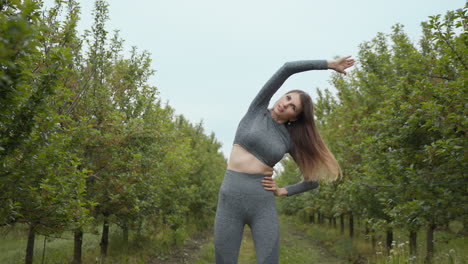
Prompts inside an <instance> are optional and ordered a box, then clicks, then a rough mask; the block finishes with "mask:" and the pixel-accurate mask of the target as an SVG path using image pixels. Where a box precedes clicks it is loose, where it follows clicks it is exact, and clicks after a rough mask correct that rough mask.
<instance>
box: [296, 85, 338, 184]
mask: <svg viewBox="0 0 468 264" xmlns="http://www.w3.org/2000/svg"><path fill="white" fill-rule="evenodd" d="M290 93H298V94H299V97H300V100H301V104H302V112H301V113H300V114H299V115H298V116H297V120H296V121H293V122H290V124H289V125H288V126H287V127H288V131H289V135H290V137H291V140H292V143H293V149H292V151H291V154H292V155H291V156H292V157H293V159H294V160H295V161H296V163H297V165H298V166H299V168H300V170H301V172H302V175H304V179H305V180H307V181H316V180H318V179H323V180H335V179H336V178H337V177H340V176H341V168H340V165H339V164H338V162H337V161H336V159H335V156H334V155H333V154H332V153H331V152H330V150H329V149H328V147H327V146H326V145H325V143H324V142H323V139H322V137H321V136H320V134H319V132H318V130H317V127H316V126H315V121H314V104H313V102H312V99H311V98H310V95H309V94H307V93H306V92H304V91H302V90H291V91H289V92H287V94H290ZM324 169H325V170H326V171H324ZM327 171H328V173H327Z"/></svg>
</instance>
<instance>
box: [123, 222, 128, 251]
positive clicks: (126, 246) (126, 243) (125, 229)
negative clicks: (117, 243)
mask: <svg viewBox="0 0 468 264" xmlns="http://www.w3.org/2000/svg"><path fill="white" fill-rule="evenodd" d="M122 238H123V243H124V250H125V252H127V249H128V226H127V224H124V226H123V227H122Z"/></svg>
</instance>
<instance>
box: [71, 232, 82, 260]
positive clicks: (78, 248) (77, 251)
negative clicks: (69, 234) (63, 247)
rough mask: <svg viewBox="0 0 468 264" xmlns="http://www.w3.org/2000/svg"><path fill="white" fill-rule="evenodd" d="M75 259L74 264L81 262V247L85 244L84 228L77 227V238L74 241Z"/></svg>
mask: <svg viewBox="0 0 468 264" xmlns="http://www.w3.org/2000/svg"><path fill="white" fill-rule="evenodd" d="M73 243H74V244H73V261H72V264H81V248H82V245H83V229H82V228H77V229H75V239H74V241H73Z"/></svg>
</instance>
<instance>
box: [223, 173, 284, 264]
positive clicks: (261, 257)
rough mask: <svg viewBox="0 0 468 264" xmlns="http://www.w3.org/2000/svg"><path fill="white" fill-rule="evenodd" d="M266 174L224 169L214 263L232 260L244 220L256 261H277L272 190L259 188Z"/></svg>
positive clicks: (265, 263) (226, 263) (231, 262)
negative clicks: (250, 233) (250, 235)
mask: <svg viewBox="0 0 468 264" xmlns="http://www.w3.org/2000/svg"><path fill="white" fill-rule="evenodd" d="M264 176H266V175H262V174H249V173H243V172H237V171H232V170H226V174H225V175H224V180H223V183H222V185H221V188H220V190H219V199H218V208H217V210H216V218H215V225H214V241H215V252H216V264H236V263H237V258H238V255H239V248H240V243H241V240H242V234H243V231H244V225H245V224H247V225H249V226H250V229H251V230H252V237H253V240H254V244H255V249H256V256H257V263H258V264H275V263H278V255H279V252H278V246H279V245H278V244H279V223H278V214H277V212H276V204H275V197H274V194H273V192H271V191H266V190H265V189H263V186H262V184H261V181H262V179H263V177H264Z"/></svg>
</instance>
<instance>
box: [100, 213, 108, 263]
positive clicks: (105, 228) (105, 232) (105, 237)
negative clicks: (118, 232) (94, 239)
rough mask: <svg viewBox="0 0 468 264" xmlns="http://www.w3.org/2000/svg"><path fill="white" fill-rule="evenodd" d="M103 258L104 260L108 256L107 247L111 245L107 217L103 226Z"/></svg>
mask: <svg viewBox="0 0 468 264" xmlns="http://www.w3.org/2000/svg"><path fill="white" fill-rule="evenodd" d="M100 245H101V258H102V259H104V258H106V256H107V246H108V245H109V219H108V218H107V216H105V217H104V224H103V225H102V237H101V243H100Z"/></svg>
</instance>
